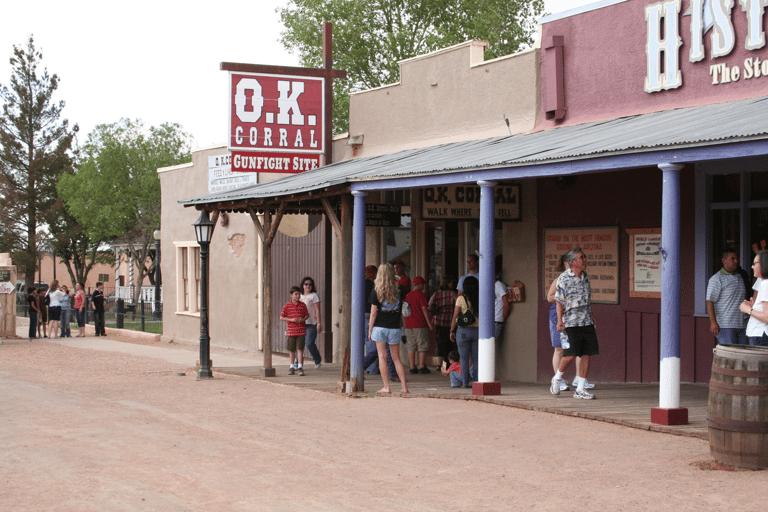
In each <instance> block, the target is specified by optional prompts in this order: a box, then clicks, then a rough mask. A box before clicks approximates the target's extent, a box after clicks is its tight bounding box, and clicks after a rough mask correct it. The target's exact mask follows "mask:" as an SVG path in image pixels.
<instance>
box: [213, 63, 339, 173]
mask: <svg viewBox="0 0 768 512" xmlns="http://www.w3.org/2000/svg"><path fill="white" fill-rule="evenodd" d="M229 83H230V100H231V101H230V107H229V130H230V132H229V145H228V147H229V149H230V151H233V159H232V161H233V166H232V170H233V171H235V170H241V171H251V172H253V171H256V172H258V171H260V170H262V171H263V172H300V171H302V170H306V169H305V168H302V165H303V164H301V163H300V162H298V161H297V162H296V163H297V165H296V166H294V165H293V162H294V158H295V157H298V158H302V157H303V158H310V155H319V154H321V153H323V151H324V147H323V146H324V141H323V133H324V129H323V123H324V116H323V113H324V109H323V92H324V82H323V79H322V78H316V77H307V76H289V75H267V74H262V73H241V72H230V73H229ZM234 152H242V153H245V152H249V153H250V152H255V153H258V154H255V155H250V154H249V155H248V157H249V159H248V161H247V164H250V162H251V160H250V158H252V157H254V156H255V157H257V158H258V157H259V156H261V157H265V158H271V159H272V160H271V163H272V165H277V159H281V160H284V159H289V160H290V162H289V163H290V164H291V168H295V169H296V170H291V171H286V170H282V171H277V170H275V169H251V168H248V169H245V168H243V169H236V168H235V165H234V163H235V162H234V161H235V153H234ZM242 153H241V154H242ZM271 153H276V154H271ZM244 156H245V155H244ZM311 158H312V159H313V160H318V158H319V157H314V156H313V157H311ZM282 163H283V164H284V162H282ZM262 165H263V161H262ZM281 167H284V166H283V165H281Z"/></svg>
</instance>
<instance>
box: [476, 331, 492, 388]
mask: <svg viewBox="0 0 768 512" xmlns="http://www.w3.org/2000/svg"><path fill="white" fill-rule="evenodd" d="M477 359H478V362H477V365H478V366H477V381H478V382H494V381H495V380H496V338H495V337H490V338H488V339H482V338H481V339H479V340H478V346H477ZM473 364H474V361H473Z"/></svg>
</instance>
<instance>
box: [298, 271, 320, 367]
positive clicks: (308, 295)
mask: <svg viewBox="0 0 768 512" xmlns="http://www.w3.org/2000/svg"><path fill="white" fill-rule="evenodd" d="M301 289H302V290H303V292H302V294H301V302H303V303H304V305H305V306H307V311H309V318H308V319H307V326H306V328H307V335H306V338H305V340H306V345H307V350H309V354H310V355H311V356H312V359H313V360H314V361H315V368H320V363H321V361H322V360H323V359H322V357H321V356H320V350H319V349H318V348H317V344H316V343H315V341H316V340H317V334H318V333H320V332H323V326H322V324H321V323H320V297H319V296H318V295H317V290H315V280H314V279H312V278H311V277H305V278H304V279H302V280H301Z"/></svg>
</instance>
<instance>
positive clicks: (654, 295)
mask: <svg viewBox="0 0 768 512" xmlns="http://www.w3.org/2000/svg"><path fill="white" fill-rule="evenodd" d="M627 234H628V235H629V296H630V297H645V298H651V299H660V298H661V250H660V249H659V245H660V244H661V228H648V229H628V230H627Z"/></svg>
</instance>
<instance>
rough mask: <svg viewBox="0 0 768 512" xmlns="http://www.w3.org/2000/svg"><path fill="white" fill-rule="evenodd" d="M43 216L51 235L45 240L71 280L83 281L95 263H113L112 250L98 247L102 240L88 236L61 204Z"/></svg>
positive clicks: (75, 281)
mask: <svg viewBox="0 0 768 512" xmlns="http://www.w3.org/2000/svg"><path fill="white" fill-rule="evenodd" d="M59 202H60V203H61V202H62V201H61V199H59ZM44 220H45V223H46V224H47V225H48V230H49V231H50V236H51V239H50V241H49V242H48V244H49V245H50V247H51V248H52V249H53V250H54V251H55V254H56V256H57V257H58V258H60V259H61V260H62V261H63V262H64V264H65V265H66V267H67V272H68V273H69V277H70V282H71V283H85V282H86V281H87V280H88V273H89V272H90V271H91V269H92V268H93V266H94V265H95V264H96V263H112V261H113V260H112V258H111V254H109V253H107V252H105V251H103V250H99V248H100V247H101V246H102V242H103V240H93V239H92V238H91V237H89V236H88V234H87V232H86V230H85V228H84V227H83V225H82V224H80V223H79V222H77V219H75V218H74V217H73V216H72V215H71V214H70V213H69V212H68V211H67V210H66V208H64V206H63V204H62V205H61V207H60V208H58V209H56V210H55V212H54V213H53V214H52V215H46V216H45V219H44Z"/></svg>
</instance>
